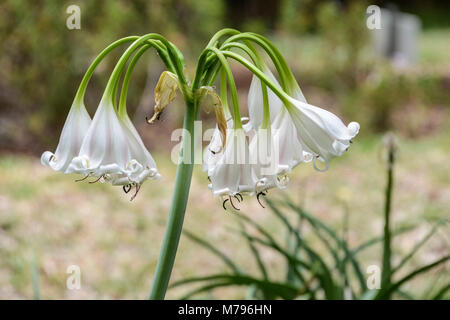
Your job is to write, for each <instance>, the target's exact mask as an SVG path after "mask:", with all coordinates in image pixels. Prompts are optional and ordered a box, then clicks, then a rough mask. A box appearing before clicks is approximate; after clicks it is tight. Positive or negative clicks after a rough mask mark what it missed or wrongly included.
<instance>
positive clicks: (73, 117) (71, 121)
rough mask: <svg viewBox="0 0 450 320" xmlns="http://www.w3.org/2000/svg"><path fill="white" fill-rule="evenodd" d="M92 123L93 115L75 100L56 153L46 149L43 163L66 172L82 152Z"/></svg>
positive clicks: (42, 157)
mask: <svg viewBox="0 0 450 320" xmlns="http://www.w3.org/2000/svg"><path fill="white" fill-rule="evenodd" d="M90 124H91V117H90V116H89V114H88V112H87V111H86V108H85V106H84V104H83V103H82V102H74V103H73V105H72V107H71V108H70V111H69V114H68V116H67V119H66V122H65V123H64V127H63V129H62V132H61V136H60V138H59V143H58V146H57V147H56V151H55V153H54V154H53V153H52V152H50V151H45V152H44V153H43V154H42V156H41V163H42V164H43V165H45V166H48V167H50V168H52V169H53V170H55V171H60V172H64V173H65V172H66V170H67V168H68V167H69V164H70V163H71V161H72V159H73V158H74V157H76V156H77V155H78V153H79V152H80V147H81V144H82V142H83V138H84V136H85V134H86V131H87V130H88V128H89V126H90Z"/></svg>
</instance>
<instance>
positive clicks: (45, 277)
mask: <svg viewBox="0 0 450 320" xmlns="http://www.w3.org/2000/svg"><path fill="white" fill-rule="evenodd" d="M393 2H394V3H396V4H397V6H398V8H399V10H400V11H403V12H409V13H413V14H416V15H417V16H418V17H419V18H420V19H421V22H422V30H421V32H420V34H419V37H418V43H417V45H418V60H417V61H416V63H414V64H413V65H411V66H409V67H408V68H404V69H401V70H399V69H397V68H395V67H393V66H392V64H391V63H390V62H389V61H388V60H387V59H383V58H380V57H377V56H375V54H374V50H373V44H372V38H371V34H370V32H369V30H368V29H367V27H366V21H365V11H366V8H367V6H368V5H369V4H378V5H380V6H384V5H386V3H387V2H386V1H372V2H370V3H364V2H362V1H312V0H303V1H296V0H278V1H268V2H262V1H257V0H249V1H234V0H199V1H194V0H169V1H162V0H151V1H144V0H135V1H106V0H105V1H95V2H94V1H33V2H30V1H21V0H5V1H2V2H1V3H0V298H2V299H5V298H26V299H28V298H32V297H33V294H34V295H36V292H37V291H39V292H40V297H41V298H86V299H90V298H143V297H145V296H146V292H147V290H148V289H149V286H150V281H151V278H152V274H153V271H154V268H155V264H156V259H157V255H158V251H159V244H160V241H161V239H162V234H163V231H164V224H165V221H166V215H167V212H168V209H169V203H170V196H171V192H172V187H173V181H174V175H175V169H176V167H175V165H174V164H173V163H172V162H170V161H169V159H170V158H169V157H170V152H171V147H172V146H173V145H175V144H176V143H177V142H172V141H170V134H171V132H172V130H174V129H175V128H178V127H180V126H181V121H182V117H183V107H182V106H183V103H182V100H181V99H180V98H177V100H176V101H175V102H174V104H173V105H171V106H170V107H169V108H168V110H167V112H166V113H165V114H164V115H163V117H162V121H161V122H160V123H158V124H157V125H155V126H147V125H146V124H145V116H146V115H151V114H152V109H153V103H154V102H153V89H154V86H155V85H156V81H157V79H158V77H159V75H160V73H161V72H162V71H163V66H162V64H161V63H160V62H159V60H158V58H157V56H156V54H154V53H147V54H146V55H145V56H144V58H143V59H141V61H140V62H139V64H138V67H137V68H136V71H135V73H134V77H133V80H132V85H131V87H130V92H129V95H128V96H129V102H128V108H129V110H130V114H131V115H132V117H133V119H134V123H135V125H136V126H137V128H138V131H139V132H140V133H141V135H142V137H143V138H144V141H145V143H146V145H147V147H148V148H149V150H150V151H151V152H152V154H154V156H155V158H156V160H157V163H158V166H159V169H160V171H161V174H162V175H163V180H162V181H160V182H150V183H146V184H145V185H144V187H143V189H142V191H141V194H140V195H139V196H138V198H137V199H136V200H135V201H133V203H131V204H130V203H129V201H128V196H125V195H124V194H123V193H122V192H121V190H119V189H116V188H112V187H111V186H106V185H87V184H82V183H79V184H75V183H73V180H74V177H72V176H66V175H61V174H56V173H54V172H51V171H50V170H49V169H47V168H44V167H42V166H41V165H40V163H39V156H40V154H41V153H42V152H43V151H45V150H54V148H55V147H56V144H57V142H58V137H59V133H60V131H61V129H62V126H63V123H64V120H65V117H66V115H67V111H68V110H69V108H70V106H71V103H72V99H73V97H74V94H75V92H76V89H77V87H78V84H79V82H80V81H81V78H82V76H83V74H84V72H85V71H86V69H87V67H88V66H89V63H90V62H91V61H92V60H93V58H94V57H95V56H96V55H97V54H98V53H99V52H100V51H101V50H102V49H103V48H104V47H106V46H107V45H108V44H109V43H111V42H113V41H114V40H116V39H118V38H120V37H123V36H127V35H141V34H144V33H148V32H158V33H161V34H163V35H164V36H165V37H167V38H168V39H169V40H171V41H172V42H173V43H174V44H176V45H177V46H178V47H179V48H180V50H181V51H182V52H183V53H184V54H185V56H186V59H187V64H188V70H187V72H188V73H189V74H190V75H191V76H192V74H193V71H194V68H195V64H196V59H197V57H198V55H199V53H200V52H201V49H202V47H203V46H205V45H206V43H207V41H208V40H209V38H210V37H211V36H212V35H213V34H214V33H215V32H216V31H217V30H219V29H221V28H223V27H235V28H238V29H240V30H241V31H254V32H259V33H262V34H264V35H266V36H268V37H269V38H270V39H271V40H272V41H273V42H274V43H275V44H276V45H277V46H278V47H279V49H280V51H281V52H282V53H283V54H284V55H285V57H286V59H287V60H288V63H289V64H290V66H291V67H292V68H293V71H294V73H295V75H296V77H297V79H298V81H299V83H300V86H301V87H302V89H303V91H304V93H305V96H306V97H307V99H308V101H309V102H310V103H312V104H314V105H318V106H323V107H326V108H327V109H329V110H332V111H333V112H336V113H337V114H339V115H340V116H341V117H342V118H343V119H345V122H348V121H358V122H360V124H361V128H362V129H361V132H360V135H359V136H358V137H357V139H356V140H355V142H356V143H354V145H353V146H352V148H351V150H350V152H349V153H348V154H346V155H344V156H343V157H342V158H340V159H336V160H334V161H333V162H332V163H331V168H330V170H329V172H327V173H325V174H322V173H318V172H315V171H314V170H313V169H312V168H311V167H310V166H308V165H305V166H300V167H299V168H297V169H296V170H295V171H294V174H293V176H292V177H291V184H290V187H289V189H288V190H287V191H286V192H287V193H288V194H290V195H291V196H292V197H293V198H294V200H295V201H297V202H298V203H301V204H302V205H303V206H304V207H306V208H307V209H308V210H309V211H311V212H312V213H314V214H316V215H317V216H318V217H320V218H323V219H326V220H327V221H328V222H330V223H331V224H332V225H333V226H335V227H336V228H339V227H340V226H341V224H342V218H343V211H348V212H349V230H350V235H349V243H350V244H352V243H355V244H356V243H359V242H360V241H362V240H364V239H367V238H368V237H369V236H370V235H373V234H378V233H380V230H382V206H383V202H382V197H383V192H382V190H383V188H384V184H385V180H384V179H385V177H384V171H385V168H384V163H383V160H382V158H383V157H382V143H381V137H382V135H383V134H384V133H385V132H387V131H393V132H395V134H396V135H397V136H398V139H399V145H400V147H399V156H398V161H397V167H398V170H397V171H396V179H397V180H396V187H395V190H394V202H393V216H394V226H395V225H396V223H397V222H398V223H399V224H401V223H403V222H404V221H408V222H416V223H417V224H418V225H419V226H420V228H419V231H417V232H414V233H412V234H409V235H408V236H405V237H403V238H401V239H396V240H395V242H394V245H395V246H396V250H398V251H399V252H405V251H407V250H408V249H409V248H410V247H411V246H412V244H413V243H414V241H415V240H416V239H418V238H420V236H421V235H422V234H423V232H424V231H423V230H422V229H421V228H426V227H427V226H428V225H429V223H430V221H433V220H436V219H439V218H448V216H449V215H448V213H449V212H448V210H449V205H450V200H449V199H450V165H449V163H450V161H449V160H450V158H449V151H450V131H449V107H450V22H449V19H448V14H449V13H450V5H449V4H444V3H442V2H440V1H427V2H426V3H425V2H422V1H393ZM72 4H76V5H79V6H80V8H81V29H80V30H68V28H67V27H66V19H67V17H68V14H67V13H66V8H67V7H68V6H69V5H72ZM119 51H120V50H117V51H115V52H113V54H112V55H111V57H108V58H107V59H106V62H104V63H102V64H101V66H100V68H99V71H98V72H97V73H96V75H95V76H94V78H93V79H92V81H91V83H90V87H89V89H88V93H87V96H86V106H87V108H88V110H89V112H90V113H91V115H93V113H94V112H95V108H96V105H97V103H98V100H99V98H100V96H101V94H102V92H103V91H102V90H103V88H104V86H105V84H106V81H107V80H108V75H109V73H110V72H111V70H112V67H113V66H114V64H115V62H116V61H117V58H118V56H119V55H120V52H119ZM233 71H234V74H235V77H236V83H237V85H238V89H239V91H240V97H241V108H242V109H243V113H245V107H246V93H247V90H248V87H249V84H250V81H251V74H250V73H248V72H246V71H245V70H244V69H243V68H240V67H239V66H237V65H235V64H233ZM212 117H213V115H212V114H208V113H206V112H205V113H204V114H202V118H203V119H208V123H211V126H212V125H213V119H212ZM207 184H208V181H207V178H206V176H205V174H203V173H202V172H201V170H200V167H198V168H196V169H195V173H194V180H193V185H192V189H191V190H192V191H191V198H190V200H189V204H188V211H187V218H186V227H187V228H188V229H189V230H190V231H192V232H194V233H196V234H199V235H201V236H202V237H203V238H207V239H209V240H210V241H212V242H213V243H214V244H216V245H217V246H219V247H221V248H222V249H223V250H225V251H226V252H228V254H229V255H232V256H233V257H235V258H236V259H237V260H239V261H241V262H243V263H244V264H245V263H246V261H247V257H246V254H247V251H245V250H240V246H239V245H240V241H241V239H240V238H239V237H237V236H233V235H232V234H231V235H230V234H229V233H228V232H227V231H226V229H227V226H230V225H234V224H235V223H236V221H235V218H234V217H233V215H232V214H229V213H227V212H224V211H223V210H222V207H221V204H220V202H219V201H218V200H216V199H214V198H213V196H212V194H211V192H210V191H209V190H208V188H207ZM279 193H281V192H273V197H277V195H278V194H279ZM271 196H272V194H271ZM242 211H243V212H245V213H247V214H249V215H251V216H252V217H253V218H256V219H257V220H258V221H260V222H261V223H262V224H264V225H269V226H270V229H271V231H273V232H274V233H275V234H277V232H278V231H279V230H281V228H280V226H278V225H277V224H276V223H275V222H274V221H272V219H273V218H272V217H271V215H270V214H269V213H268V212H267V211H265V210H263V209H261V208H260V207H259V205H258V203H256V200H253V199H248V200H247V201H245V202H244V205H243V208H242ZM277 228H280V229H277ZM445 231H447V232H445ZM445 231H442V232H441V233H440V235H439V236H438V237H436V238H435V239H434V240H433V241H431V242H430V243H429V244H427V247H426V248H425V249H424V250H423V251H422V254H420V255H418V256H417V257H416V258H415V259H414V260H413V261H412V262H411V264H412V266H417V265H420V264H421V263H424V262H427V261H428V262H429V261H431V260H433V258H435V257H439V256H441V255H442V254H448V251H449V240H450V239H449V237H448V234H449V233H448V228H447V230H445ZM262 256H263V259H265V260H266V261H267V262H268V264H269V265H271V266H272V268H273V269H274V270H275V271H274V272H275V273H276V272H277V268H279V264H278V263H277V260H276V258H274V257H273V256H271V253H270V252H265V251H263V254H262ZM365 261H367V265H370V264H377V263H380V262H379V261H380V250H376V249H375V250H373V251H372V252H370V253H368V254H367V256H366V257H365ZM71 264H76V265H79V266H80V267H81V270H82V289H81V290H75V291H70V290H67V289H66V286H65V281H66V278H67V274H66V268H67V266H68V265H71ZM247 267H248V268H249V270H253V269H256V266H254V265H251V264H250V265H248V266H247ZM220 268H223V266H222V265H221V263H220V261H216V260H215V259H214V258H213V257H212V256H211V255H209V254H208V252H203V251H202V250H199V248H198V246H196V245H195V244H194V243H192V242H189V240H187V239H186V238H184V237H183V238H182V241H181V245H180V250H179V252H178V256H177V261H176V264H175V269H174V275H173V277H174V279H181V278H183V277H186V276H195V275H197V276H200V275H205V274H208V273H212V272H213V271H216V270H218V269H220ZM252 268H253V269H252ZM33 270H34V271H33ZM436 272H437V271H436ZM437 273H440V274H443V275H444V279H446V280H447V281H448V279H449V275H448V265H447V266H446V267H445V266H444V268H443V269H442V268H441V269H440V271H439V272H437ZM33 274H35V275H37V276H36V277H35V278H34V280H35V281H34V282H33V276H32V275H33ZM433 279H435V278H429V279H428V278H425V279H420V280H418V281H416V282H413V283H414V286H412V287H411V288H409V289H410V290H411V291H413V292H416V293H417V292H419V293H420V292H422V291H425V290H426V288H428V287H430V286H432V284H433ZM33 283H34V287H33ZM33 288H34V289H33ZM183 290H184V289H183V288H180V289H178V288H177V289H173V290H169V292H168V297H170V298H177V297H179V296H180V294H181V292H180V291H183ZM211 297H213V298H243V297H245V292H244V291H243V290H242V289H239V288H231V289H223V290H219V291H217V292H215V293H214V295H213V296H211Z"/></svg>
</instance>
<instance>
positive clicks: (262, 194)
mask: <svg viewBox="0 0 450 320" xmlns="http://www.w3.org/2000/svg"><path fill="white" fill-rule="evenodd" d="M265 195H266V194H265V193H264V191H261V192H260V193H258V194H257V195H256V200H258V203H259V205H260V206H261V207H263V208H264V209H265V208H266V207H264V206H263V205H262V203H261V200H259V197H260V196H265Z"/></svg>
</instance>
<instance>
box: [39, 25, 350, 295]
mask: <svg viewBox="0 0 450 320" xmlns="http://www.w3.org/2000/svg"><path fill="white" fill-rule="evenodd" d="M124 43H131V44H130V45H129V47H128V48H127V49H126V51H125V52H124V53H123V55H122V56H121V57H120V59H119V61H118V62H117V64H116V66H115V68H114V70H113V72H112V74H111V76H110V78H109V81H108V83H107V85H106V89H105V91H104V93H103V96H102V98H101V100H100V103H99V106H98V108H97V111H96V113H95V115H94V117H93V119H91V118H90V116H89V114H88V113H87V111H86V108H85V106H84V95H85V92H86V88H87V85H88V82H89V80H90V78H91V76H92V74H93V73H94V71H95V69H96V67H97V66H98V64H99V63H100V62H101V61H102V60H103V58H104V57H105V56H106V55H107V54H108V53H109V52H111V51H112V50H113V49H115V48H116V47H118V46H119V45H121V44H124ZM150 48H153V49H155V50H156V51H157V53H158V56H159V57H160V58H161V59H162V60H163V62H164V64H165V67H166V68H167V71H165V72H164V73H163V74H162V75H161V77H160V79H159V81H158V84H157V86H156V88H155V101H156V105H155V108H154V115H153V117H152V118H151V119H148V120H147V121H148V122H149V123H153V122H156V121H157V120H158V119H159V116H160V114H161V112H163V110H164V108H165V107H166V106H167V105H168V104H169V103H170V102H171V101H172V100H173V99H174V98H175V95H176V93H177V91H180V92H181V95H182V96H183V99H184V101H185V103H186V112H185V117H184V124H183V128H184V130H183V136H182V142H181V149H180V161H179V163H178V168H177V174H176V180H175V188H174V192H173V197H172V204H171V209H170V213H169V217H168V221H167V225H166V232H165V235H164V239H163V243H162V247H161V251H160V256H159V259H158V264H157V267H156V271H155V276H154V280H153V284H152V288H151V292H150V298H151V299H163V298H164V296H165V292H166V289H167V286H168V282H169V278H170V275H171V272H172V267H173V263H174V260H175V254H176V251H177V247H178V242H179V238H180V234H181V230H182V225H183V220H184V215H185V210H186V204H187V201H188V196H189V187H190V183H191V177H192V170H193V164H194V161H193V155H194V143H193V141H194V139H195V137H194V130H193V129H194V121H195V120H197V119H198V118H199V113H200V101H201V100H202V99H203V98H205V97H206V96H208V97H209V98H210V99H209V101H212V103H213V105H214V110H215V113H216V119H217V125H216V129H215V131H214V134H213V137H212V140H211V142H210V144H209V146H208V147H207V148H206V149H205V152H204V160H205V161H204V163H203V169H204V171H206V172H207V174H208V178H209V180H210V181H211V184H210V186H209V187H210V188H211V189H212V192H213V194H214V196H217V197H221V198H222V200H223V202H222V204H223V207H224V208H226V206H227V205H228V203H229V205H230V206H232V207H233V208H235V209H237V208H236V202H241V201H243V199H244V197H243V196H244V195H250V196H251V195H255V196H256V198H257V199H258V201H259V197H260V196H262V195H266V192H267V190H268V189H270V188H284V187H286V184H287V182H288V180H289V179H288V174H289V173H290V171H291V170H292V169H293V168H294V167H295V166H297V165H298V164H300V163H301V162H309V161H311V162H312V163H313V166H314V168H315V169H317V170H319V171H325V170H327V169H328V163H329V161H330V160H331V159H332V158H333V157H336V156H340V155H342V154H343V153H344V152H345V151H346V150H347V149H348V147H349V146H350V143H351V142H352V139H353V138H354V137H355V136H356V134H357V133H358V131H359V124H358V123H356V122H351V123H350V124H349V125H348V126H345V125H344V124H343V122H342V121H341V120H340V119H339V118H338V117H337V116H335V115H334V114H332V113H331V112H329V111H326V110H324V109H321V108H319V107H316V106H313V105H310V104H308V103H307V102H306V99H305V97H304V96H303V93H302V91H301V90H300V87H299V85H298V83H297V81H296V80H295V78H294V76H293V74H292V72H291V70H290V68H289V67H288V65H287V63H286V61H285V59H284V58H283V56H282V55H281V53H280V52H279V50H278V49H277V48H276V47H275V46H274V45H273V44H272V43H271V42H270V41H269V40H268V39H267V38H265V37H263V36H261V35H258V34H255V33H250V32H245V33H241V32H239V31H237V30H234V29H223V30H221V31H219V32H217V33H216V34H215V35H214V36H213V37H212V38H211V40H210V42H209V43H208V45H207V46H206V48H205V49H204V50H203V51H202V53H201V55H200V57H199V59H198V64H197V69H196V71H195V75H194V78H193V80H192V81H190V80H189V77H188V75H187V74H185V73H184V72H185V70H186V66H185V59H184V57H183V55H182V53H181V52H180V51H179V50H178V49H177V47H176V46H175V45H173V44H172V43H171V42H169V41H168V40H167V39H165V38H164V37H163V36H161V35H159V34H155V33H150V34H146V35H143V36H140V37H139V36H130V37H126V38H123V39H120V40H118V41H116V42H114V43H112V44H111V45H109V46H108V47H107V48H105V49H104V50H103V51H102V52H101V53H100V54H99V56H98V57H97V58H96V59H95V60H94V62H93V63H92V64H91V66H90V67H89V69H88V70H87V72H86V74H85V75H84V77H83V79H82V81H81V84H80V86H79V89H78V91H77V93H76V95H75V98H74V102H73V104H72V107H71V108H70V111H69V115H68V117H67V120H66V122H65V124H64V127H63V130H62V133H61V137H60V140H59V144H58V147H57V148H56V151H55V153H51V152H49V151H46V152H44V154H43V155H42V157H41V162H42V163H43V164H44V165H47V166H49V167H51V168H52V169H54V170H56V171H60V172H63V173H78V174H81V175H82V177H81V178H80V179H79V180H77V181H81V180H85V179H91V180H90V181H89V182H90V183H94V182H103V183H107V182H109V183H111V184H112V185H118V186H122V188H123V190H124V191H125V192H126V193H128V192H130V191H131V189H132V188H134V192H133V196H132V198H131V200H133V199H134V198H135V197H136V195H137V193H138V191H139V189H140V188H141V186H142V184H143V183H144V182H145V181H146V180H151V179H158V178H159V177H160V175H159V173H158V169H157V167H156V163H155V161H154V160H153V158H152V156H151V155H150V153H149V152H148V150H147V149H146V147H145V145H144V143H143V142H142V139H141V138H140V136H139V134H138V133H137V131H136V129H135V127H134V125H133V124H132V122H131V120H130V118H129V116H128V114H127V107H126V99H127V91H128V87H129V82H130V78H131V75H132V72H133V68H134V67H135V65H136V63H137V61H138V60H139V59H140V57H141V56H142V54H143V53H144V52H145V51H146V50H148V49H150ZM237 52H240V53H243V54H239V53H237ZM261 52H265V54H266V56H268V57H269V58H270V60H271V62H272V63H273V65H274V66H275V68H276V72H277V74H278V80H277V78H276V77H275V76H274V75H273V74H272V72H271V71H270V70H269V67H268V66H267V65H266V64H265V62H264V60H263V58H262V56H261ZM246 57H247V58H246ZM230 59H231V60H235V61H236V62H238V63H240V64H241V65H243V66H244V67H246V68H247V69H248V70H249V71H250V72H252V73H253V79H252V83H251V86H250V90H249V94H248V108H249V118H248V119H244V118H242V117H241V115H240V108H239V101H238V94H237V90H236V84H235V81H234V78H233V74H232V72H231V69H230V65H229V60H230ZM218 77H219V78H220V90H219V93H218V94H217V93H215V91H214V88H213V85H214V83H215V81H216V78H218ZM122 78H123V80H122V83H121V86H120V88H121V89H120V93H119V83H120V81H121V79H122ZM228 93H230V96H231V103H229V102H228V99H227V98H228ZM247 120H248V121H247ZM246 121H247V122H246ZM243 122H246V123H245V124H244V123H243ZM249 134H251V135H252V139H251V140H250V142H249V141H248V135H249ZM317 161H321V162H323V163H324V164H322V165H321V166H317V165H316V162H317ZM233 201H234V202H233Z"/></svg>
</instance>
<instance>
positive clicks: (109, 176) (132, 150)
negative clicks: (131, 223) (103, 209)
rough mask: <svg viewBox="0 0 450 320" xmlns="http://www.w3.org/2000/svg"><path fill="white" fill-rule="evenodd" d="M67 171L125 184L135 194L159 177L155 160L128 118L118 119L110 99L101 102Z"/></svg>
mask: <svg viewBox="0 0 450 320" xmlns="http://www.w3.org/2000/svg"><path fill="white" fill-rule="evenodd" d="M68 171H69V172H76V173H82V174H84V175H85V176H86V177H87V176H96V177H98V181H101V182H104V181H111V182H112V183H113V184H114V185H123V186H124V190H125V191H126V188H125V186H128V185H130V187H131V185H135V186H136V193H137V191H138V190H139V187H140V185H141V184H142V183H143V182H144V181H145V180H146V179H158V178H159V177H160V175H159V174H158V170H157V168H156V164H155V161H154V160H153V158H152V156H151V155H150V153H149V152H148V151H147V149H146V148H145V146H144V144H143V142H142V140H141V138H140V137H139V134H138V133H137V131H136V129H135V127H134V126H133V124H132V123H131V121H130V119H129V118H128V116H123V117H121V118H120V119H119V117H118V116H117V112H116V110H115V108H114V106H113V104H112V102H110V101H108V100H107V99H102V102H100V105H99V107H98V109H97V112H96V113H95V116H94V119H93V121H92V124H91V126H90V127H89V130H88V131H87V133H86V136H85V138H84V140H83V144H82V145H81V148H80V152H79V155H78V156H77V157H76V158H74V159H73V161H72V163H71V164H70V166H69V168H68ZM128 191H129V189H128ZM128 191H126V192H128ZM133 198H134V196H133Z"/></svg>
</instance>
